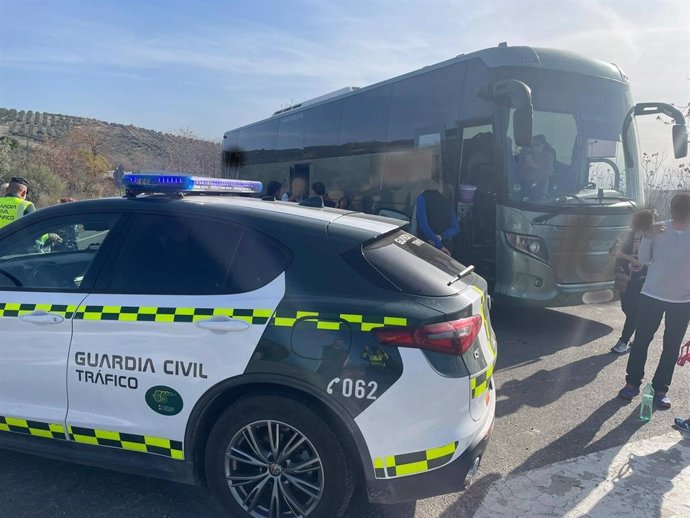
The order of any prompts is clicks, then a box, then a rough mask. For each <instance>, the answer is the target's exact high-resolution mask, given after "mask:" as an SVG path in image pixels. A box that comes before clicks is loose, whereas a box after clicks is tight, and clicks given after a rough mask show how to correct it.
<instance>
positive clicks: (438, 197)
mask: <svg viewBox="0 0 690 518" xmlns="http://www.w3.org/2000/svg"><path fill="white" fill-rule="evenodd" d="M415 217H416V220H417V236H418V237H420V238H422V239H424V241H426V242H428V243H429V244H431V245H433V246H435V247H436V248H438V249H439V250H441V252H443V253H444V254H447V255H450V251H449V247H450V246H451V244H450V243H451V239H452V238H453V236H455V235H456V234H458V233H459V232H460V224H459V223H458V218H457V217H456V216H455V213H454V212H453V205H452V203H451V202H450V200H449V199H448V198H446V197H445V196H443V194H441V193H440V192H439V191H437V190H432V189H430V190H426V191H424V192H422V193H421V194H420V195H419V196H417V200H416V202H415Z"/></svg>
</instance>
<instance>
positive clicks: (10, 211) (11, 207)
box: [0, 176, 36, 228]
mask: <svg viewBox="0 0 690 518" xmlns="http://www.w3.org/2000/svg"><path fill="white" fill-rule="evenodd" d="M28 191H29V182H27V181H26V179H24V178H22V177H19V176H17V177H13V178H11V179H10V183H9V184H8V186H7V190H6V193H5V195H4V196H3V197H2V198H0V228H2V227H4V226H5V225H9V224H10V223H12V222H13V221H14V220H16V219H19V218H21V217H22V216H26V215H27V214H30V213H32V212H33V211H35V210H36V207H35V206H34V204H33V203H31V202H30V201H28V200H27V199H26V194H27V193H28Z"/></svg>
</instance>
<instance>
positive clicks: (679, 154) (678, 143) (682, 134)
mask: <svg viewBox="0 0 690 518" xmlns="http://www.w3.org/2000/svg"><path fill="white" fill-rule="evenodd" d="M672 131H673V134H672V135H673V156H675V157H676V158H684V157H686V156H687V155H688V127H687V126H686V125H685V124H674V125H673V130H672Z"/></svg>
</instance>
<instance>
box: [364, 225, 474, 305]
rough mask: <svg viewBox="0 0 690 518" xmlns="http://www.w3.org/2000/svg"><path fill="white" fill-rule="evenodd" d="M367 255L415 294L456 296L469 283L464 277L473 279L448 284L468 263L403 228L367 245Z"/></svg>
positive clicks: (406, 289)
mask: <svg viewBox="0 0 690 518" xmlns="http://www.w3.org/2000/svg"><path fill="white" fill-rule="evenodd" d="M364 257H365V258H366V259H367V261H369V263H370V264H371V265H372V266H373V267H374V268H376V269H377V270H378V271H379V272H381V274H383V275H384V276H385V277H386V278H388V280H389V281H390V282H391V283H393V284H394V285H395V286H396V287H397V288H398V289H399V290H400V291H402V292H404V293H409V294H413V295H425V296H431V297H442V296H445V295H454V294H456V293H458V292H459V291H461V290H463V289H464V288H465V287H466V286H467V285H466V284H465V282H464V281H465V280H467V279H471V278H472V277H467V278H466V279H463V280H460V281H458V282H455V283H453V284H452V285H450V286H448V281H450V280H452V279H453V278H454V277H455V276H456V275H457V274H458V273H459V272H461V271H462V270H464V269H465V266H464V265H462V264H460V263H459V262H458V261H456V260H455V259H453V258H452V257H450V256H448V255H446V254H444V253H443V252H441V251H440V250H437V249H436V248H434V247H433V246H431V245H429V244H427V243H425V242H424V241H423V240H421V239H419V238H417V237H415V236H413V235H411V234H408V233H407V232H403V231H398V232H396V233H394V234H391V235H390V236H387V237H384V238H382V239H379V240H378V241H375V242H374V243H371V244H369V245H367V246H365V247H364Z"/></svg>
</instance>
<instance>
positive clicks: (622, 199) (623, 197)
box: [597, 196, 635, 203]
mask: <svg viewBox="0 0 690 518" xmlns="http://www.w3.org/2000/svg"><path fill="white" fill-rule="evenodd" d="M597 199H599V200H618V201H627V202H630V203H634V201H635V200H633V199H632V198H628V197H627V196H604V197H602V198H597Z"/></svg>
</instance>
